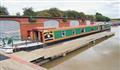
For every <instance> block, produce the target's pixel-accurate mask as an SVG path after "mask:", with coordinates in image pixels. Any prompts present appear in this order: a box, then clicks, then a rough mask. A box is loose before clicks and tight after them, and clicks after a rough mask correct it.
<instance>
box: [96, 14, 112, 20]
mask: <svg viewBox="0 0 120 70" xmlns="http://www.w3.org/2000/svg"><path fill="white" fill-rule="evenodd" d="M95 17H96V21H110V18H108V17H105V16H103V15H102V14H100V13H96V15H95Z"/></svg>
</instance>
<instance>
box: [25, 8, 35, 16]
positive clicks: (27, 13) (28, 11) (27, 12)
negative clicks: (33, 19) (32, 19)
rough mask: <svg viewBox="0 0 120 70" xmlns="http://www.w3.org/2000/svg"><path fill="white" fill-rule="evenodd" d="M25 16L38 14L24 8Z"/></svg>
mask: <svg viewBox="0 0 120 70" xmlns="http://www.w3.org/2000/svg"><path fill="white" fill-rule="evenodd" d="M23 16H36V13H35V12H34V11H33V9H32V7H31V8H24V9H23Z"/></svg>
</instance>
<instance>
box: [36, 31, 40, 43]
mask: <svg viewBox="0 0 120 70" xmlns="http://www.w3.org/2000/svg"><path fill="white" fill-rule="evenodd" d="M40 38H41V37H40V32H39V31H35V40H36V41H41V40H40Z"/></svg>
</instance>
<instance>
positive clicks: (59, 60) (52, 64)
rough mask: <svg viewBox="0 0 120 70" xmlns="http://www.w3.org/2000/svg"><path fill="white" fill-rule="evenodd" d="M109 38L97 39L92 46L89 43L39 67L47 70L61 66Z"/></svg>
mask: <svg viewBox="0 0 120 70" xmlns="http://www.w3.org/2000/svg"><path fill="white" fill-rule="evenodd" d="M110 37H111V36H110ZM110 37H105V38H101V39H99V40H96V43H95V44H93V43H92V42H91V43H90V44H88V45H86V46H84V47H82V48H80V49H77V50H76V51H73V52H70V53H68V54H67V55H66V56H65V57H59V58H56V59H54V60H51V61H49V62H47V63H44V64H42V65H40V66H42V67H45V68H47V69H50V68H53V67H55V66H57V65H58V64H61V63H63V62H64V61H66V60H69V59H71V58H72V57H75V56H77V55H78V54H80V53H82V52H84V51H86V50H87V49H89V48H91V47H93V46H95V45H97V44H99V43H101V42H103V41H104V40H106V39H108V38H110Z"/></svg>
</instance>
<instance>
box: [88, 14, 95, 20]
mask: <svg viewBox="0 0 120 70" xmlns="http://www.w3.org/2000/svg"><path fill="white" fill-rule="evenodd" d="M86 19H89V20H91V21H95V16H94V15H86Z"/></svg>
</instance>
